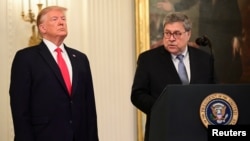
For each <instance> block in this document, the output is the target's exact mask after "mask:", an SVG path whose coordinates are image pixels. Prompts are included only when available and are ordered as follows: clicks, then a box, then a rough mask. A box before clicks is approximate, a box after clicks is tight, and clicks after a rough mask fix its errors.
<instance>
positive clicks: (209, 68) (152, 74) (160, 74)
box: [131, 12, 216, 141]
mask: <svg viewBox="0 0 250 141" xmlns="http://www.w3.org/2000/svg"><path fill="white" fill-rule="evenodd" d="M191 28H192V23H191V21H190V20H189V18H188V17H187V16H186V15H184V14H183V13H178V12H175V13H169V14H168V15H167V16H166V18H165V22H164V31H163V34H164V35H163V43H164V45H163V46H160V47H157V48H154V49H151V50H148V51H145V52H143V53H141V54H140V55H139V57H138V62H137V69H136V72H135V76H134V82H133V85H132V92H131V101H132V103H133V104H134V105H135V106H136V107H137V108H138V109H140V110H141V111H142V112H144V113H145V114H146V116H147V117H146V118H147V120H146V130H145V141H147V140H148V135H149V129H150V127H149V126H150V113H151V108H152V106H153V105H154V103H155V101H156V100H157V98H158V97H159V96H160V94H161V92H162V90H163V89H164V88H165V87H166V86H167V85H170V84H182V81H181V79H180V77H179V75H178V71H179V69H178V64H179V62H180V61H179V60H178V59H177V58H176V57H177V56H178V55H183V56H184V59H183V62H184V64H185V67H186V72H187V73H186V74H187V76H188V83H189V84H213V83H216V77H215V72H214V59H213V56H212V55H211V54H208V53H206V52H204V51H202V50H200V49H198V48H194V47H191V46H188V42H189V39H190V37H191Z"/></svg>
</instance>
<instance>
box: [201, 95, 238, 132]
mask: <svg viewBox="0 0 250 141" xmlns="http://www.w3.org/2000/svg"><path fill="white" fill-rule="evenodd" d="M238 115H239V112H238V107H237V105H236V103H235V102H234V100H233V99H232V98H231V97H229V96H228V95H226V94H223V93H212V94H210V95H208V96H207V97H206V98H205V99H204V100H203V101H202V103H201V106H200V118H201V121H202V123H203V124H204V126H205V127H206V128H208V125H235V124H236V123H237V121H238Z"/></svg>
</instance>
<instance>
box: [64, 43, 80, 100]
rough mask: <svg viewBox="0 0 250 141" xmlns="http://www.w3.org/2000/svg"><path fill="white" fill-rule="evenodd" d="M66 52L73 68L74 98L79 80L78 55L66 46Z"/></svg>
mask: <svg viewBox="0 0 250 141" xmlns="http://www.w3.org/2000/svg"><path fill="white" fill-rule="evenodd" d="M64 47H65V50H66V51H67V53H68V56H69V59H70V62H71V66H72V96H73V94H74V91H75V90H76V87H77V83H76V82H77V80H78V70H79V69H78V65H77V55H76V54H75V53H74V52H73V51H72V50H71V49H70V48H68V47H67V46H66V45H64Z"/></svg>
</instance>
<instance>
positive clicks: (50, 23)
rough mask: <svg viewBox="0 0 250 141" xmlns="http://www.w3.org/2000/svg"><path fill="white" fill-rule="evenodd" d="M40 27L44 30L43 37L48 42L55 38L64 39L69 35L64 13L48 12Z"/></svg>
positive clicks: (57, 11)
mask: <svg viewBox="0 0 250 141" xmlns="http://www.w3.org/2000/svg"><path fill="white" fill-rule="evenodd" d="M40 27H41V28H42V30H41V31H42V32H43V37H45V38H46V39H48V40H51V39H52V40H53V39H55V38H62V39H64V38H65V37H66V36H67V34H68V31H67V23H66V17H65V15H64V12H62V11H59V10H54V11H50V12H48V13H47V14H46V15H45V17H44V19H43V22H42V24H41V25H40Z"/></svg>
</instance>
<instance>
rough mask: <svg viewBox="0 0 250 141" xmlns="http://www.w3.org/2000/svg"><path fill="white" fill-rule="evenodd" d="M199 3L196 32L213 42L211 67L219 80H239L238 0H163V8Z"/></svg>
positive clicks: (239, 37)
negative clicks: (213, 65) (213, 63)
mask: <svg viewBox="0 0 250 141" xmlns="http://www.w3.org/2000/svg"><path fill="white" fill-rule="evenodd" d="M197 3H198V5H199V11H197V12H199V18H198V25H199V27H198V30H199V32H198V34H199V36H202V35H206V36H208V37H209V39H210V40H211V43H212V45H213V53H214V57H215V59H216V62H215V70H216V74H217V76H218V79H219V81H220V82H221V83H240V82H241V77H242V73H243V70H242V69H243V68H242V60H241V59H242V51H241V37H242V31H243V28H242V18H241V17H242V16H241V13H240V8H239V4H238V3H239V2H238V0H178V2H175V3H174V4H173V3H171V1H168V0H166V1H165V2H164V3H162V5H161V6H160V7H161V8H162V10H163V11H165V12H169V11H173V10H176V11H183V10H188V9H189V8H191V7H192V6H194V5H195V4H197Z"/></svg>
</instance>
